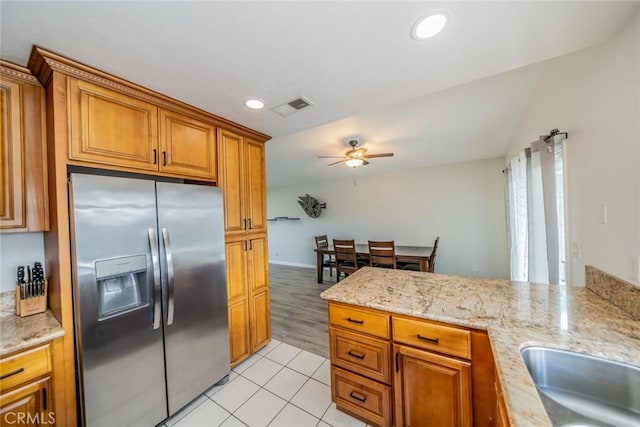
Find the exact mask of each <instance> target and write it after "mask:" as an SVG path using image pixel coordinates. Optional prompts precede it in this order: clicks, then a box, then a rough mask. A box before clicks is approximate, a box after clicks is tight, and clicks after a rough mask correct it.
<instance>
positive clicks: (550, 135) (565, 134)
mask: <svg viewBox="0 0 640 427" xmlns="http://www.w3.org/2000/svg"><path fill="white" fill-rule="evenodd" d="M556 135H564V138H565V139H567V138H569V134H568V133H567V132H560V130H559V129H558V128H555V129H551V130H550V131H549V135H546V136H544V140H545V142H546V141H548V140H550V139H551V138H553V137H554V136H556Z"/></svg>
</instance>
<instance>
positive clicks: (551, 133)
mask: <svg viewBox="0 0 640 427" xmlns="http://www.w3.org/2000/svg"><path fill="white" fill-rule="evenodd" d="M558 135H564V139H567V138H569V133H568V132H560V129H558V128H555V129H551V130H550V131H549V135H543V136H542V138H543V139H544V142H547V141H549V140H550V139H551V138H553V137H554V136H558ZM510 171H511V168H510V167H509V166H507V167H506V168H504V169H502V173H503V174H504V173H509V172H510Z"/></svg>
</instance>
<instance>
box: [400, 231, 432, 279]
mask: <svg viewBox="0 0 640 427" xmlns="http://www.w3.org/2000/svg"><path fill="white" fill-rule="evenodd" d="M439 241H440V237H436V241H435V242H434V243H433V250H432V251H431V256H430V257H429V265H427V272H429V273H435V266H436V251H437V250H438V242H439ZM402 269H403V270H412V271H420V264H418V263H415V262H410V263H406V264H404V265H403V266H402Z"/></svg>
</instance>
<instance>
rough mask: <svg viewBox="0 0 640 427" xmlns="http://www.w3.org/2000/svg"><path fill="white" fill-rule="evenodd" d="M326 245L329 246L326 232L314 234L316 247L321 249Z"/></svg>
mask: <svg viewBox="0 0 640 427" xmlns="http://www.w3.org/2000/svg"><path fill="white" fill-rule="evenodd" d="M328 246H329V239H327V235H326V234H324V235H322V236H316V249H322V248H326V247H328Z"/></svg>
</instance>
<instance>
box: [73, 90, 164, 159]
mask: <svg viewBox="0 0 640 427" xmlns="http://www.w3.org/2000/svg"><path fill="white" fill-rule="evenodd" d="M69 103H70V109H69V111H70V116H71V128H70V133H71V134H70V147H69V157H70V158H71V159H72V160H81V161H87V162H93V163H102V164H107V165H111V166H123V167H127V168H133V169H142V170H158V165H157V160H158V159H157V155H158V152H157V149H158V108H157V107H155V106H154V105H152V104H149V103H147V102H144V101H141V100H139V99H136V98H132V97H130V96H127V95H124V94H121V93H119V92H115V91H112V90H109V89H106V88H103V87H101V86H97V85H94V84H91V83H88V82H84V81H81V80H76V79H69Z"/></svg>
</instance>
